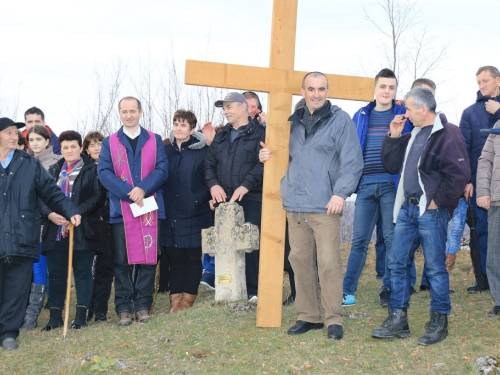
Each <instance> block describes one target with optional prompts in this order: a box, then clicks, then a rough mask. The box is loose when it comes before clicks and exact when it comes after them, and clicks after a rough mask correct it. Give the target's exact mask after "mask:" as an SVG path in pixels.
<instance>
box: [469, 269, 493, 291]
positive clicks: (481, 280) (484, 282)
mask: <svg viewBox="0 0 500 375" xmlns="http://www.w3.org/2000/svg"><path fill="white" fill-rule="evenodd" d="M487 290H490V285H489V284H488V278H487V277H486V275H485V274H484V273H482V274H479V275H476V283H475V284H474V285H473V286H470V287H468V288H467V293H469V294H476V293H482V292H486V291H487Z"/></svg>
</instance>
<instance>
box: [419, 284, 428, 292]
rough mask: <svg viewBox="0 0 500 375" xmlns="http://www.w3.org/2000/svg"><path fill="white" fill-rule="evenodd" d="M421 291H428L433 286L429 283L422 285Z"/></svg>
mask: <svg viewBox="0 0 500 375" xmlns="http://www.w3.org/2000/svg"><path fill="white" fill-rule="evenodd" d="M419 289H420V291H421V292H428V291H429V290H430V289H431V288H430V287H429V286H428V285H420V288H419Z"/></svg>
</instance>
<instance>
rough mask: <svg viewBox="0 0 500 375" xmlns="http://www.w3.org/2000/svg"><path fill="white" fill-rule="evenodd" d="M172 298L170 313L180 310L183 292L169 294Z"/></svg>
mask: <svg viewBox="0 0 500 375" xmlns="http://www.w3.org/2000/svg"><path fill="white" fill-rule="evenodd" d="M169 298H170V310H169V312H170V314H173V313H176V312H177V310H179V305H180V304H181V302H182V293H175V294H171V295H170V296H169Z"/></svg>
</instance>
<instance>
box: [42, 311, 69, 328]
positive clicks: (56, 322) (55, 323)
mask: <svg viewBox="0 0 500 375" xmlns="http://www.w3.org/2000/svg"><path fill="white" fill-rule="evenodd" d="M63 324H64V322H63V319H62V311H61V309H59V308H57V307H51V308H50V319H49V322H48V323H47V325H46V326H45V327H43V328H42V331H50V330H52V329H54V328H57V327H60V326H62V325H63Z"/></svg>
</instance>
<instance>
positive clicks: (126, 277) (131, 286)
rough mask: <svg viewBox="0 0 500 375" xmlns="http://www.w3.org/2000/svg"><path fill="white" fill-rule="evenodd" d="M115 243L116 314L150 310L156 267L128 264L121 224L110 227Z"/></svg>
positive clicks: (123, 230) (123, 231)
mask: <svg viewBox="0 0 500 375" xmlns="http://www.w3.org/2000/svg"><path fill="white" fill-rule="evenodd" d="M111 230H112V232H113V240H114V243H115V305H116V312H117V314H120V313H121V312H129V313H133V312H134V311H139V310H148V311H149V310H150V308H151V303H152V302H153V292H154V288H155V272H156V265H144V264H137V265H136V272H135V280H134V279H133V278H132V275H133V270H134V265H130V264H128V257H127V246H126V245H127V244H126V241H125V227H124V225H123V223H117V224H112V225H111Z"/></svg>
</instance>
